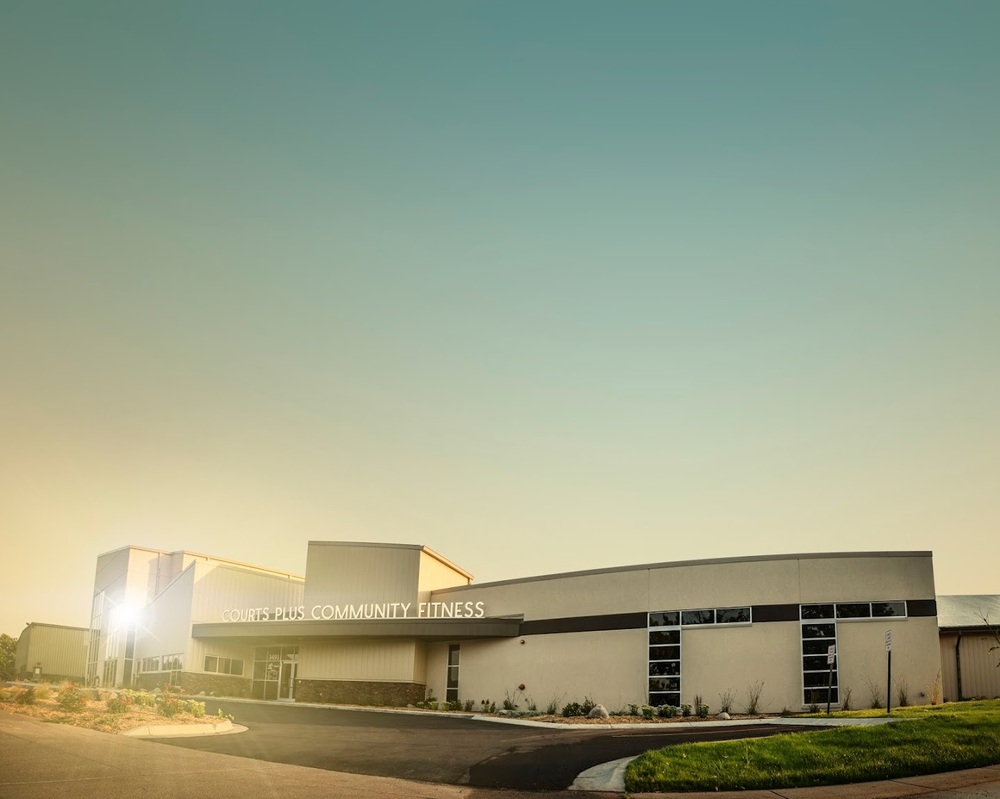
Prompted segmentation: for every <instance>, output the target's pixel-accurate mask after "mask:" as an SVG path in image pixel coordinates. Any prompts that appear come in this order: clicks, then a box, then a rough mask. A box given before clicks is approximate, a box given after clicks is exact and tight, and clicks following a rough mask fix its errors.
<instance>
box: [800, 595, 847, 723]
mask: <svg viewBox="0 0 1000 799" xmlns="http://www.w3.org/2000/svg"><path fill="white" fill-rule="evenodd" d="M834 612H835V611H834V606H833V605H802V606H801V608H800V617H801V619H802V704H804V705H822V704H826V703H827V701H829V702H830V703H832V704H835V705H836V704H839V703H840V688H839V684H838V676H839V675H838V668H837V665H838V664H837V662H836V660H837V659H836V655H835V653H836V651H837V622H836V621H834ZM831 653H834V662H833V663H832V664H830V663H829V662H828V658H829V655H830V654H831ZM831 665H832V667H833V668H832V670H831Z"/></svg>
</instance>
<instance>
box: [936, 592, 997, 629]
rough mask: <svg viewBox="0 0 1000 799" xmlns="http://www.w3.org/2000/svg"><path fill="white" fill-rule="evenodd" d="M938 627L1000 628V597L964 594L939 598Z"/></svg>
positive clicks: (995, 595)
mask: <svg viewBox="0 0 1000 799" xmlns="http://www.w3.org/2000/svg"><path fill="white" fill-rule="evenodd" d="M937 615H938V627H940V628H941V629H942V630H945V629H959V628H973V627H976V628H986V627H989V626H993V627H1000V595H997V594H963V595H957V596H956V595H952V596H939V597H938V598H937Z"/></svg>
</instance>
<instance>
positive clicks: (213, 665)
mask: <svg viewBox="0 0 1000 799" xmlns="http://www.w3.org/2000/svg"><path fill="white" fill-rule="evenodd" d="M205 671H207V672H213V673H216V674H233V675H235V676H237V677H242V676H243V661H242V660H241V659H240V658H220V657H216V656H215V655H205Z"/></svg>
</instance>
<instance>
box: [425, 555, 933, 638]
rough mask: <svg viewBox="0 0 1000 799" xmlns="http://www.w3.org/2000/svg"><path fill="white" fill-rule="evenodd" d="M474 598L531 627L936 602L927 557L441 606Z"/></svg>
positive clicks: (814, 562) (838, 562) (500, 589)
mask: <svg viewBox="0 0 1000 799" xmlns="http://www.w3.org/2000/svg"><path fill="white" fill-rule="evenodd" d="M470 595H473V596H474V598H475V600H482V601H484V602H486V612H487V615H489V616H505V615H510V614H522V613H523V614H524V619H525V620H526V621H529V620H532V619H551V618H562V617H573V616H586V615H596V614H611V613H627V612H630V611H637V610H640V611H658V610H687V609H696V608H711V607H726V606H742V605H768V604H785V603H790V604H799V603H810V602H837V601H850V600H854V599H856V600H868V601H877V600H886V601H888V600H895V599H907V598H911V599H912V598H924V599H932V598H933V597H934V573H933V566H932V563H931V557H930V555H929V554H925V553H898V554H893V555H890V556H881V555H874V556H865V557H861V556H854V557H843V556H840V555H832V556H827V557H819V556H808V555H803V556H776V557H775V558H772V559H767V558H745V559H734V560H729V561H713V562H701V563H676V564H658V565H653V566H648V567H646V566H638V567H632V568H628V569H608V570H600V571H595V572H590V573H580V574H568V575H552V576H546V577H542V578H528V579H524V580H517V581H511V582H502V583H493V584H489V583H487V584H484V585H480V586H477V585H474V584H473V585H471V586H468V587H459V588H448V589H442V590H439V591H435V592H434V600H435V601H457V600H459V599H462V600H468V599H470V598H472V596H470Z"/></svg>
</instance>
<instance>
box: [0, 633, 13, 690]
mask: <svg viewBox="0 0 1000 799" xmlns="http://www.w3.org/2000/svg"><path fill="white" fill-rule="evenodd" d="M16 653H17V639H16V638H11V637H10V636H9V635H7V633H3V634H2V635H0V680H13V679H14V677H15V674H14V656H15V654H16Z"/></svg>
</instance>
